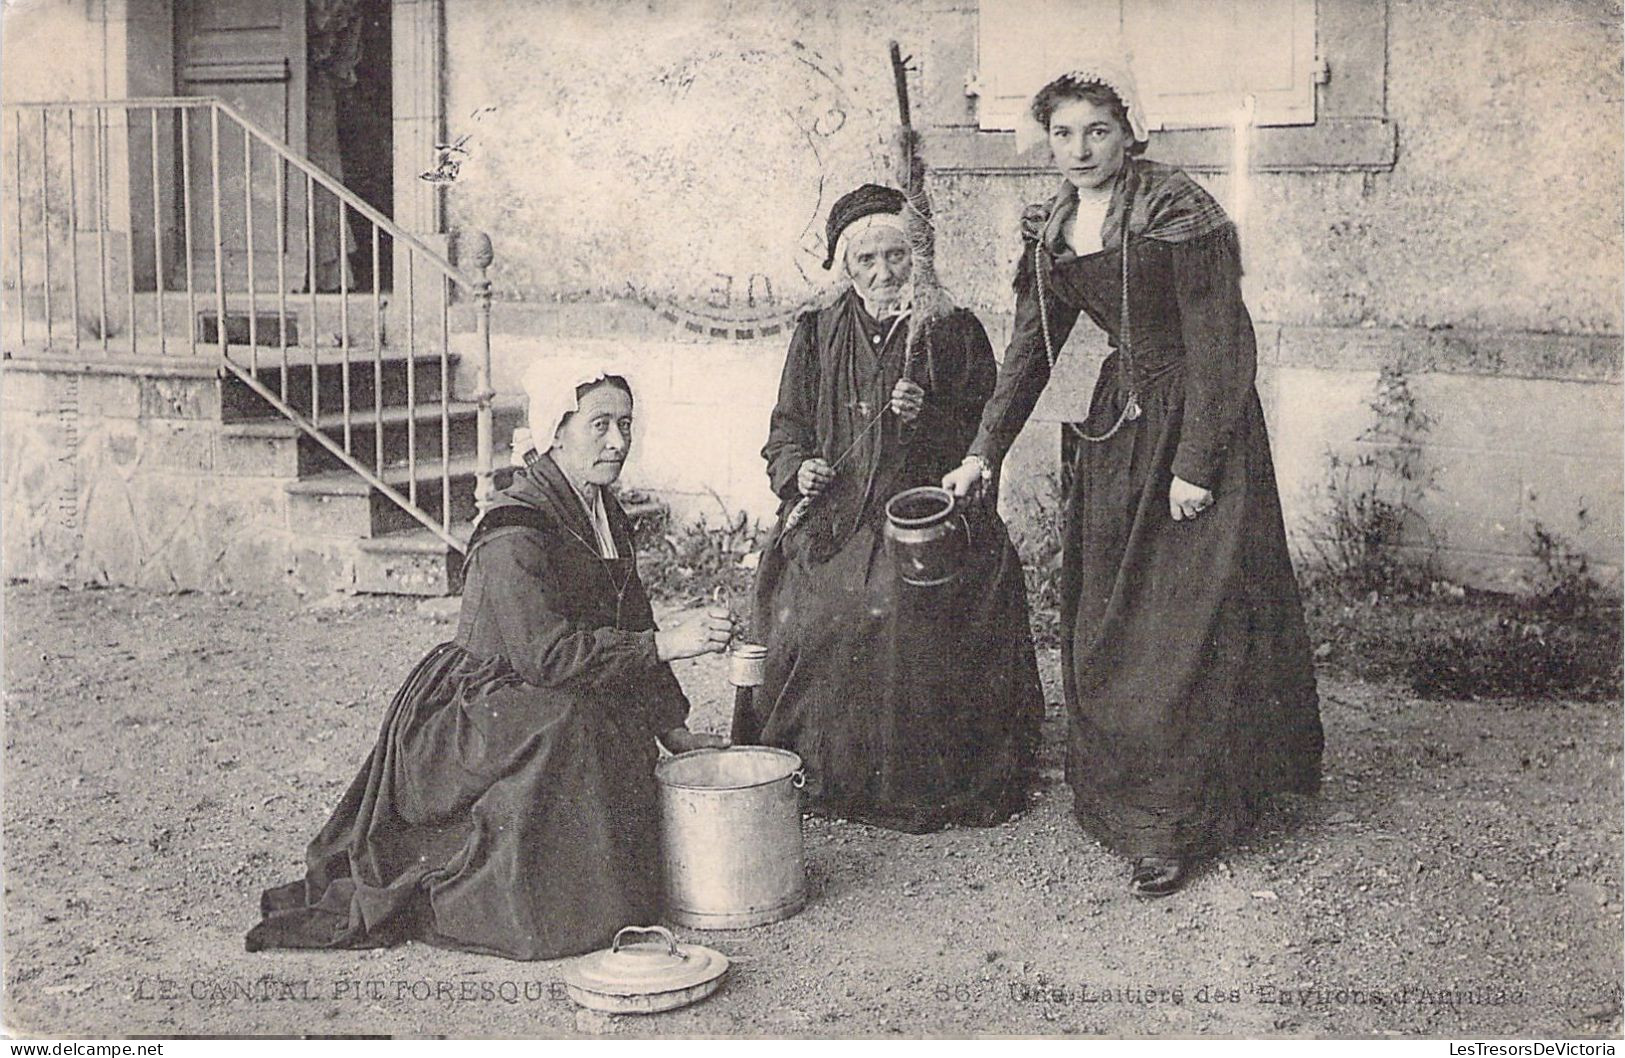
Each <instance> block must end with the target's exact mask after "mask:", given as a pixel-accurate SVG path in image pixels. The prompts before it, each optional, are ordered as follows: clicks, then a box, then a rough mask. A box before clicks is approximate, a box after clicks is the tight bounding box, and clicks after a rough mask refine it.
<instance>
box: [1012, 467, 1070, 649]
mask: <svg viewBox="0 0 1625 1058" xmlns="http://www.w3.org/2000/svg"><path fill="white" fill-rule="evenodd" d="M1064 495H1065V493H1064V491H1063V490H1062V487H1061V477H1060V475H1059V474H1058V473H1057V472H1055V471H1050V472H1049V473H1047V474H1045V475H1044V476H1043V477H1042V478H1041V479H1039V480H1038V482H1037V483H1036V485H1035V487H1034V488H1033V492H1032V494H1031V496H1030V497H1029V498H1028V502H1027V504H1026V506H1025V509H1024V510H1023V512H1022V517H1020V518H1014V519H1011V523H1010V529H1011V536H1012V537H1013V538H1014V543H1015V545H1016V551H1017V553H1018V554H1020V556H1021V571H1022V575H1023V579H1024V580H1025V582H1026V586H1027V609H1028V613H1029V624H1030V625H1031V626H1032V634H1033V644H1034V645H1035V646H1037V647H1039V648H1053V647H1057V646H1059V645H1060V642H1061V550H1062V546H1063V541H1064V540H1065V536H1064V534H1063V528H1062V523H1063V522H1064V521H1065V512H1064V507H1063V504H1064V502H1065V501H1064V499H1063V497H1064Z"/></svg>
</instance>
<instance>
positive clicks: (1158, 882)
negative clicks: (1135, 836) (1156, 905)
mask: <svg viewBox="0 0 1625 1058" xmlns="http://www.w3.org/2000/svg"><path fill="white" fill-rule="evenodd" d="M1184 884H1185V861H1184V860H1181V859H1174V858H1172V857H1168V856H1141V857H1140V858H1139V859H1137V860H1135V861H1134V870H1133V871H1132V873H1130V875H1129V882H1128V887H1129V890H1130V891H1132V892H1133V893H1134V895H1135V896H1144V897H1151V896H1167V895H1168V894H1169V893H1172V892H1174V891H1175V890H1177V889H1179V888H1180V887H1181V886H1183V885H1184Z"/></svg>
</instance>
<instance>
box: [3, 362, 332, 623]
mask: <svg viewBox="0 0 1625 1058" xmlns="http://www.w3.org/2000/svg"><path fill="white" fill-rule="evenodd" d="M5 363H6V366H5V371H4V375H3V377H0V524H4V526H5V533H4V548H3V551H0V561H3V564H4V572H5V575H6V576H7V577H17V578H23V579H28V580H37V581H46V582H56V583H63V584H118V585H129V586H135V587H141V588H150V589H153V590H158V591H181V590H218V591H248V592H270V591H289V590H291V591H297V592H326V591H330V590H333V589H334V588H336V587H341V586H343V585H344V584H346V583H348V582H349V581H351V580H353V566H354V558H353V555H352V554H351V553H352V552H353V551H354V548H355V541H354V539H353V538H350V539H348V540H346V539H342V538H333V539H326V538H323V537H321V536H312V535H309V534H307V533H305V532H302V531H300V532H296V531H295V525H294V523H291V522H290V516H289V496H288V493H287V486H288V485H289V484H291V483H292V482H293V481H294V480H295V479H296V468H297V460H298V454H297V444H298V442H297V440H296V439H295V437H294V436H293V433H292V431H291V429H288V430H284V429H280V428H273V429H271V430H263V429H259V428H256V427H245V426H241V425H239V426H231V425H226V424H223V423H222V422H221V419H220V382H219V380H218V379H216V377H215V374H214V371H213V370H212V369H211V368H209V367H207V366H201V367H200V366H181V365H179V364H176V363H173V362H172V363H171V364H168V365H165V364H159V363H148V364H142V365H127V366H123V367H120V368H117V369H111V368H109V367H108V366H107V365H105V364H85V363H73V362H66V363H51V362H48V361H39V360H35V361H20V360H7V361H6V362H5Z"/></svg>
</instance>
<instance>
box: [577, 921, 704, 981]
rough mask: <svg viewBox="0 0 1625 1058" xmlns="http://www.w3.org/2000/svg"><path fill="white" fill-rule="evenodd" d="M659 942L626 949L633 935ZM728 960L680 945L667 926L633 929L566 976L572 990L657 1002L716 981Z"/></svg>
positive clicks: (698, 947)
mask: <svg viewBox="0 0 1625 1058" xmlns="http://www.w3.org/2000/svg"><path fill="white" fill-rule="evenodd" d="M638 933H643V934H648V935H649V936H651V937H654V938H656V939H653V940H641V941H638V942H636V943H625V942H624V941H623V938H625V937H627V936H629V935H632V934H638ZM727 972H728V957H727V956H726V955H723V954H722V953H721V952H718V951H712V950H711V949H710V948H707V947H704V946H703V945H699V944H679V943H678V942H677V938H676V937H673V936H672V935H671V931H670V930H668V929H666V928H665V927H664V926H627V927H626V928H625V929H623V930H621V931H620V932H618V933H616V934H615V939H614V940H613V941H612V942H611V943H610V946H609V947H608V948H605V949H603V950H602V951H595V952H592V953H591V954H588V955H583V956H582V957H581V958H579V959H577V960H576V961H575V962H574V963H572V964H571V965H570V966H569V968H568V969H566V970H565V971H564V980H565V983H566V984H571V985H575V986H576V987H577V988H584V989H586V990H588V991H590V992H596V993H598V994H600V995H608V996H652V995H661V994H663V993H666V992H676V991H680V990H682V989H685V988H692V987H694V986H695V985H701V984H705V983H706V982H708V981H713V980H715V979H716V978H718V977H721V976H722V975H723V974H725V973H727Z"/></svg>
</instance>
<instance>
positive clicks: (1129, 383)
mask: <svg viewBox="0 0 1625 1058" xmlns="http://www.w3.org/2000/svg"><path fill="white" fill-rule="evenodd" d="M1128 180H1129V177H1128V175H1127V174H1126V173H1125V174H1124V188H1125V189H1124V193H1123V216H1122V220H1121V224H1120V228H1121V231H1120V234H1119V239H1118V251H1119V256H1121V257H1122V265H1123V269H1122V291H1121V293H1122V296H1123V300H1122V309H1121V312H1120V314H1119V316H1118V320H1119V322H1118V327H1117V367H1118V377H1119V378H1120V379H1121V380H1122V381H1123V383H1124V385H1125V388H1127V390H1128V399H1127V400H1126V401H1124V402H1123V410H1122V411H1121V412H1120V413H1118V416H1117V421H1116V422H1114V423H1112V426H1111V429H1109V430H1107V431H1106V432H1105V433H1103V434H1098V435H1094V434H1089V433H1086V432H1085V431H1084V429H1083V427H1081V426H1079V425H1078V424H1077V423H1072V422H1069V423H1067V424H1066V426H1067V429H1069V430H1071V431H1072V433H1073V435H1074V436H1076V437H1078V438H1080V439H1081V440H1084V441H1088V442H1089V443H1091V444H1100V443H1101V442H1104V441H1109V440H1111V439H1112V438H1113V437H1114V436H1116V434H1117V431H1119V430H1121V429H1122V428H1123V427H1124V425H1125V424H1127V423H1131V422H1133V421H1134V420H1135V419H1138V418H1139V417H1140V395H1139V388H1138V387H1137V386H1136V384H1135V377H1134V354H1133V352H1132V350H1131V342H1130V335H1129V320H1130V314H1129V304H1128V220H1129V208H1130V205H1131V204H1132V202H1133V196H1132V192H1131V190H1130V189H1131V188H1132V185H1131V184H1129V183H1128ZM1042 249H1043V239H1042V238H1040V239H1039V240H1038V241H1037V242H1035V243H1033V282H1034V284H1036V286H1037V289H1038V322H1039V326H1040V329H1041V330H1042V331H1043V334H1044V356H1045V358H1046V359H1048V361H1049V369H1050V372H1051V373H1054V371H1055V361H1056V358H1057V354H1056V352H1055V339H1054V336H1053V335H1051V334H1050V329H1049V305H1048V303H1047V301H1046V300H1045V298H1044V269H1043V260H1042Z"/></svg>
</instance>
